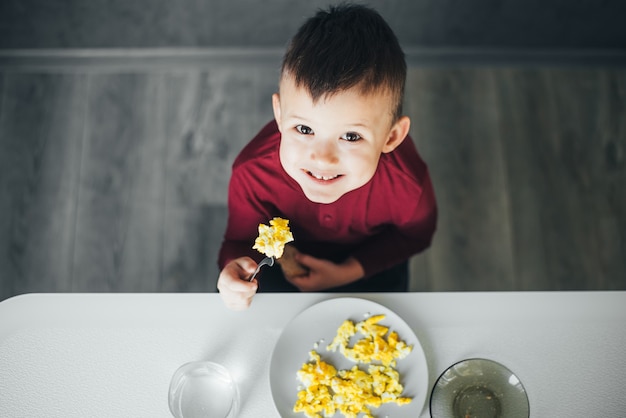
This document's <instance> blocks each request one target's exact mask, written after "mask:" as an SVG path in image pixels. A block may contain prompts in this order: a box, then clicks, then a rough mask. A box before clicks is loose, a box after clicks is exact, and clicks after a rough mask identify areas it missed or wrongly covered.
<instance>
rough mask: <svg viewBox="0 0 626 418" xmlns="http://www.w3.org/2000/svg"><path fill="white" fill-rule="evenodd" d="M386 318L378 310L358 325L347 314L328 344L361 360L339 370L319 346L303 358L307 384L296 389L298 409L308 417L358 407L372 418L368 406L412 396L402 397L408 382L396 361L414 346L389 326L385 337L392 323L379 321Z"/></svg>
mask: <svg viewBox="0 0 626 418" xmlns="http://www.w3.org/2000/svg"><path fill="white" fill-rule="evenodd" d="M384 318H385V315H376V316H372V317H370V318H368V319H366V320H364V321H361V322H359V323H357V324H356V325H355V324H354V323H353V322H352V321H349V320H346V321H344V322H343V323H342V324H341V326H340V327H339V329H338V330H337V335H336V336H335V338H334V339H333V341H332V342H331V343H330V345H328V347H327V348H326V350H327V351H337V350H339V352H340V353H342V354H343V355H344V356H345V357H346V358H348V359H350V360H352V361H354V362H355V363H357V365H354V366H353V367H352V368H351V369H350V370H339V371H338V370H337V369H336V368H335V367H334V366H333V365H332V364H330V363H327V362H325V361H323V360H322V359H321V357H320V355H319V354H318V353H317V352H316V351H314V350H313V351H311V352H310V353H309V356H310V362H309V363H304V364H303V365H302V368H301V369H300V370H299V371H298V379H299V380H300V382H302V384H303V386H304V388H303V389H302V390H300V391H299V392H298V399H297V401H296V404H295V406H294V409H293V410H294V412H304V413H305V415H306V416H307V417H309V418H321V417H322V416H326V417H330V416H333V415H334V414H335V413H336V412H337V411H339V412H341V413H342V414H343V415H344V416H345V417H347V418H356V417H357V416H358V415H359V414H360V413H363V414H365V415H364V416H365V417H366V418H373V415H372V413H371V411H370V409H369V408H370V407H373V408H378V407H380V406H381V405H382V404H385V403H389V402H394V403H396V404H398V405H405V404H408V403H410V402H411V398H406V397H402V391H403V390H404V388H403V386H402V384H401V383H400V374H399V373H398V371H397V370H396V369H394V367H395V366H396V360H397V359H402V358H404V357H406V356H407V355H408V354H409V353H410V352H411V350H412V346H409V345H407V344H406V343H405V342H404V341H401V340H400V339H399V337H398V334H397V333H396V332H390V333H389V335H388V336H387V338H386V339H385V335H386V334H387V333H388V331H389V328H388V327H385V326H383V325H379V324H378V323H379V322H380V321H381V320H382V319H384ZM357 332H359V333H360V334H361V335H363V338H361V339H360V340H358V341H357V342H356V343H355V344H354V345H353V346H352V347H350V346H349V343H350V339H351V338H352V337H353V336H354V335H356V333H357ZM374 362H375V363H374ZM358 364H363V365H367V366H368V367H367V371H365V370H361V369H360V368H359V367H358ZM321 414H323V415H321Z"/></svg>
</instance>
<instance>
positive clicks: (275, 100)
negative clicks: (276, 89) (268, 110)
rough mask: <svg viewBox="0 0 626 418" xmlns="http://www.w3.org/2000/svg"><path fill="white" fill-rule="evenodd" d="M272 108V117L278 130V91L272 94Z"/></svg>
mask: <svg viewBox="0 0 626 418" xmlns="http://www.w3.org/2000/svg"><path fill="white" fill-rule="evenodd" d="M272 108H273V109H274V119H275V120H276V124H277V125H278V130H279V131H280V129H281V128H280V116H281V115H280V96H279V95H278V93H274V94H272Z"/></svg>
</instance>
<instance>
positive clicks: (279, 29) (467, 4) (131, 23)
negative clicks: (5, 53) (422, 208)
mask: <svg viewBox="0 0 626 418" xmlns="http://www.w3.org/2000/svg"><path fill="white" fill-rule="evenodd" d="M328 3H333V1H321V0H312V1H309V0H264V1H253V0H177V1H172V0H132V1H131V0H108V1H107V0H88V1H87V0H65V1H59V0H2V1H1V2H0V49H15V48H91V47H95V48H101V47H207V46H284V44H285V43H286V42H287V40H288V39H289V38H290V37H291V35H292V34H293V33H294V32H295V30H296V29H297V28H298V27H299V25H300V24H301V23H302V21H303V19H304V18H305V17H308V16H309V15H311V14H312V13H313V12H314V11H315V10H316V9H318V8H320V7H325V6H326V5H327V4H328ZM335 3H336V2H335ZM368 4H369V5H371V6H373V7H375V8H376V9H378V10H379V11H380V12H381V14H382V15H383V16H384V17H385V18H386V19H387V20H388V21H389V23H390V25H391V26H392V27H393V29H394V30H395V31H396V33H397V35H398V37H399V38H400V41H401V43H402V44H403V45H405V46H415V47H427V48H457V47H463V48H495V49H524V48H549V49H621V50H624V49H626V30H624V18H625V15H626V2H624V1H622V0H606V1H601V0H576V1H574V0H483V1H477V0H474V1H471V0H396V1H394V0H372V1H369V2H368Z"/></svg>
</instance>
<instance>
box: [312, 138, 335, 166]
mask: <svg viewBox="0 0 626 418" xmlns="http://www.w3.org/2000/svg"><path fill="white" fill-rule="evenodd" d="M311 160H313V161H316V162H318V163H321V164H328V165H331V164H336V163H337V162H339V150H338V146H337V143H336V141H334V140H318V141H315V144H314V145H313V146H312V147H311Z"/></svg>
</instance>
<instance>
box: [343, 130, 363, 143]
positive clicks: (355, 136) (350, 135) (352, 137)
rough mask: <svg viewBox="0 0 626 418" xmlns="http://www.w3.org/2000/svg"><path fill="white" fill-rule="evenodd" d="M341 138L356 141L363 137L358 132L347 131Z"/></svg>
mask: <svg viewBox="0 0 626 418" xmlns="http://www.w3.org/2000/svg"><path fill="white" fill-rule="evenodd" d="M341 139H343V140H345V141H348V142H356V141H358V140H359V139H361V135H359V134H357V133H356V132H346V133H345V134H343V135H342V136H341Z"/></svg>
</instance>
